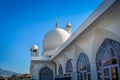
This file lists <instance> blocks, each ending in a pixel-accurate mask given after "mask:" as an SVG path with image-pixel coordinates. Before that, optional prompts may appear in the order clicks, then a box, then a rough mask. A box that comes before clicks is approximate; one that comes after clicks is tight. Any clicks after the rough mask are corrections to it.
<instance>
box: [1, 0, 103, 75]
mask: <svg viewBox="0 0 120 80" xmlns="http://www.w3.org/2000/svg"><path fill="white" fill-rule="evenodd" d="M101 2H102V0H0V68H3V69H6V70H11V71H14V72H18V73H29V67H30V58H31V54H30V48H31V46H32V44H34V43H35V44H37V45H38V46H39V50H40V51H39V54H41V52H42V40H43V37H44V35H45V34H46V33H47V32H48V31H49V30H51V29H53V28H55V22H56V17H57V18H58V23H59V27H61V28H63V29H65V25H66V23H67V22H71V24H72V29H73V30H72V32H74V31H75V30H76V29H77V28H78V27H79V26H80V24H81V23H82V22H83V21H84V20H85V19H86V18H87V17H88V16H89V15H90V14H91V13H92V12H93V11H94V10H95V9H96V8H97V6H98V5H100V3H101Z"/></svg>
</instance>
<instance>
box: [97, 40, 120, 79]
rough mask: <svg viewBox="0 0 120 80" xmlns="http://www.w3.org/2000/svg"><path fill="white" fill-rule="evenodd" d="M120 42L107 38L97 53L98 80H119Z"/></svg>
mask: <svg viewBox="0 0 120 80" xmlns="http://www.w3.org/2000/svg"><path fill="white" fill-rule="evenodd" d="M119 67H120V43H119V42H116V41H114V40H111V39H105V41H104V42H103V43H102V45H101V46H100V48H99V50H98V52H97V55H96V69H97V75H98V76H97V77H98V80H119V79H120V77H119V75H120V73H119V72H120V71H119Z"/></svg>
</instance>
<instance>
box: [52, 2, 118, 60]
mask: <svg viewBox="0 0 120 80" xmlns="http://www.w3.org/2000/svg"><path fill="white" fill-rule="evenodd" d="M115 2H116V0H104V1H103V2H102V3H101V4H100V5H99V6H98V8H97V9H96V10H95V11H94V12H93V13H92V14H91V15H90V16H89V17H88V18H87V19H86V20H85V21H84V22H83V23H82V24H81V25H80V26H79V28H78V29H77V30H76V31H75V32H74V33H73V34H72V35H71V36H70V38H68V40H67V41H65V43H64V44H63V45H62V46H61V47H60V48H59V49H58V51H56V53H55V55H53V56H52V57H51V58H50V60H52V59H54V58H55V57H56V56H57V55H58V54H59V53H60V52H61V51H63V50H64V49H65V48H66V47H67V46H68V45H69V44H70V43H72V41H73V40H75V39H76V38H77V37H78V36H79V35H80V34H82V32H83V31H84V30H85V29H87V28H88V27H89V25H90V24H92V23H93V22H94V21H95V20H96V19H97V18H99V16H101V15H102V14H103V13H104V12H105V11H106V10H108V8H109V7H110V6H112V5H113V3H115Z"/></svg>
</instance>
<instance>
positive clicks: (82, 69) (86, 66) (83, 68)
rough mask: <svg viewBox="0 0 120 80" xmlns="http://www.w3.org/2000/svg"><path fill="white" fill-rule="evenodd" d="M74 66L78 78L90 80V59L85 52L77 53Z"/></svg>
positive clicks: (79, 79)
mask: <svg viewBox="0 0 120 80" xmlns="http://www.w3.org/2000/svg"><path fill="white" fill-rule="evenodd" d="M76 67H77V78H78V80H91V74H90V61H89V59H88V56H87V55H86V54H84V53H81V54H80V55H79V58H78V61H77V65H76Z"/></svg>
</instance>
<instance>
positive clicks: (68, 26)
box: [66, 22, 72, 34]
mask: <svg viewBox="0 0 120 80" xmlns="http://www.w3.org/2000/svg"><path fill="white" fill-rule="evenodd" d="M71 30H72V26H71V23H69V22H68V23H67V24H66V31H67V32H68V33H69V34H71Z"/></svg>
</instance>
